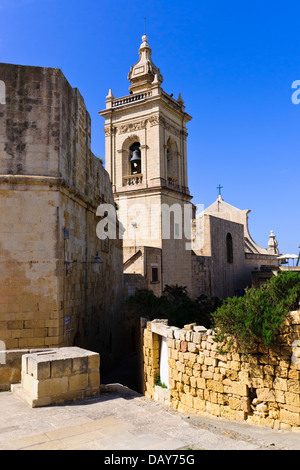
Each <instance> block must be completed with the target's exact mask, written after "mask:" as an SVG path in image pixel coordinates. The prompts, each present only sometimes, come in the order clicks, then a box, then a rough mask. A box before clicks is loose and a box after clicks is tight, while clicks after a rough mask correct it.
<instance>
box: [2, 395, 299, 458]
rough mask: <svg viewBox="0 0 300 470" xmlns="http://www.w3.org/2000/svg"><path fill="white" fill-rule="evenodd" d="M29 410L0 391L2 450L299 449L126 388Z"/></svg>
mask: <svg viewBox="0 0 300 470" xmlns="http://www.w3.org/2000/svg"><path fill="white" fill-rule="evenodd" d="M108 389H109V390H113V391H109V392H108V391H106V392H102V393H101V394H100V395H99V396H98V397H95V398H90V399H87V400H82V401H79V402H76V403H69V404H65V405H61V406H49V407H43V408H30V407H29V406H28V405H26V404H25V403H23V402H22V401H20V400H19V399H18V398H16V397H15V395H14V394H13V393H11V392H1V393H0V450H17V449H19V450H21V449H29V450H75V449H77V450H96V449H98V450H119V451H122V450H123V451H128V450H179V449H180V450H181V449H187V448H192V449H206V450H268V449H271V450H277V449H278V450H279V449H287V450H300V433H296V432H288V431H274V430H271V429H269V428H264V427H257V426H254V425H245V424H239V423H231V422H228V421H226V420H221V419H217V418H216V419H213V418H206V417H198V416H188V415H185V414H181V413H178V412H176V411H175V410H172V409H169V408H166V407H164V406H163V405H161V404H158V403H156V402H154V401H152V400H149V399H147V398H145V397H144V396H141V395H139V394H137V393H136V392H133V391H131V390H130V389H128V388H126V387H124V386H117V387H112V386H109V387H108Z"/></svg>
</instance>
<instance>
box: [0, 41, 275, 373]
mask: <svg viewBox="0 0 300 470" xmlns="http://www.w3.org/2000/svg"><path fill="white" fill-rule="evenodd" d="M142 41H143V42H142V44H141V46H140V49H139V60H138V62H137V63H136V64H135V65H133V66H132V67H131V69H130V71H129V74H128V79H129V82H130V86H129V94H128V95H127V96H123V97H120V98H115V97H114V96H113V93H112V91H111V90H110V91H109V93H108V96H107V97H106V107H105V109H104V110H102V111H100V113H99V114H100V115H101V116H102V117H103V118H104V132H105V164H106V168H104V167H103V165H102V162H101V161H100V160H99V159H98V158H96V157H95V156H94V155H93V153H92V152H91V119H90V115H89V113H88V111H87V110H86V107H85V103H84V100H83V98H82V96H81V95H80V93H79V91H78V90H77V89H76V88H75V89H74V88H72V87H71V86H70V84H69V83H68V81H67V80H66V78H65V77H64V75H63V74H62V72H61V71H60V70H59V69H53V68H44V67H33V66H20V65H11V64H0V84H1V90H0V93H1V96H0V205H1V215H2V219H1V225H0V350H3V349H8V350H12V349H18V350H19V349H28V348H42V349H43V348H53V347H62V346H80V347H82V348H86V349H91V350H93V351H96V352H99V353H100V355H101V361H102V363H103V364H105V365H106V367H110V365H111V364H113V363H116V361H118V360H119V359H120V357H123V356H124V355H125V354H126V348H127V347H128V350H130V349H131V347H132V344H128V345H127V344H125V343H126V341H127V337H126V334H125V330H124V328H125V327H124V317H123V312H122V302H123V300H124V299H125V298H126V296H128V295H130V294H133V293H134V292H135V290H136V289H137V288H142V289H151V290H152V291H153V292H154V293H155V295H157V296H160V295H161V294H162V293H163V290H164V288H165V286H166V285H176V284H177V285H180V286H186V288H187V290H188V291H189V293H190V294H191V296H193V297H197V296H200V295H201V294H206V295H217V296H218V297H220V298H224V297H227V296H230V295H234V294H236V293H237V292H239V289H243V288H245V287H246V286H249V285H250V284H251V281H252V278H253V273H261V272H263V273H265V272H267V271H269V272H270V271H272V270H276V268H277V266H278V260H277V257H278V248H277V242H276V240H275V236H274V235H273V234H271V236H270V241H269V246H268V248H267V249H263V248H261V247H259V246H258V245H257V244H255V242H254V241H253V240H252V239H251V236H250V234H249V231H248V223H247V217H248V212H249V211H242V210H239V209H237V208H234V207H232V206H230V205H229V204H227V203H226V202H224V201H223V199H222V198H221V197H220V198H219V199H218V200H217V201H216V202H215V203H213V204H212V205H211V206H210V207H208V208H207V209H206V210H205V211H204V212H203V213H201V214H197V215H196V213H195V206H194V205H193V203H192V195H191V194H190V191H189V187H188V166H187V162H188V158H187V147H186V142H187V136H188V134H187V124H188V122H189V121H190V120H191V116H190V115H189V114H188V113H187V112H186V109H185V106H184V102H183V99H182V97H181V95H180V94H179V96H178V97H177V99H175V98H174V97H173V96H171V95H168V94H167V93H166V92H165V91H164V90H163V88H162V83H163V77H162V74H161V72H160V70H159V68H157V67H156V66H155V65H154V63H153V61H152V58H151V49H150V46H149V44H148V39H147V37H146V36H143V38H142ZM104 204H105V205H108V206H110V207H113V208H114V209H115V207H117V211H116V213H117V224H118V226H119V227H120V228H121V230H120V232H121V233H122V237H119V236H117V237H109V238H106V239H103V240H102V239H100V238H99V236H98V232H97V226H98V225H99V220H100V219H101V217H100V215H99V213H98V209H99V207H101V206H103V205H104ZM117 233H119V232H117ZM129 336H130V337H131V338H132V337H136V335H135V334H132V332H131V333H130V334H129ZM129 336H128V337H129ZM128 341H129V340H128ZM129 342H131V340H130V341H129Z"/></svg>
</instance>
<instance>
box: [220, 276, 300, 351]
mask: <svg viewBox="0 0 300 470" xmlns="http://www.w3.org/2000/svg"><path fill="white" fill-rule="evenodd" d="M299 300H300V275H299V274H298V273H297V272H282V273H280V274H279V275H278V276H274V277H272V278H271V279H270V281H269V282H267V283H266V284H264V285H262V286H261V287H260V288H259V289H246V292H245V295H244V296H243V297H232V298H228V299H226V300H225V301H224V302H223V304H222V306H221V307H220V308H218V309H217V310H216V312H214V313H213V314H212V317H213V329H214V330H215V341H217V342H218V343H220V344H219V350H223V351H229V350H230V348H231V346H232V344H233V342H236V343H237V344H238V345H239V346H240V348H241V350H242V351H247V350H249V348H250V349H251V348H252V347H253V345H254V343H255V341H257V340H261V341H262V342H263V343H264V344H265V345H266V346H272V345H275V344H276V343H277V338H278V333H279V331H280V328H281V327H282V325H283V322H284V321H285V319H286V318H287V316H288V314H289V312H290V311H291V310H295V309H298V308H299Z"/></svg>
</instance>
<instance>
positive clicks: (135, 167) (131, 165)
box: [122, 135, 142, 186]
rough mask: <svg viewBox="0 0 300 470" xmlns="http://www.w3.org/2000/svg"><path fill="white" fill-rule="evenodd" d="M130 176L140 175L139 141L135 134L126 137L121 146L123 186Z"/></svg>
mask: <svg viewBox="0 0 300 470" xmlns="http://www.w3.org/2000/svg"><path fill="white" fill-rule="evenodd" d="M131 176H137V177H141V176H142V156H141V143H140V139H139V137H138V136H137V135H132V136H130V137H128V138H127V139H126V140H125V141H124V143H123V146H122V177H123V186H126V185H127V184H128V182H130V181H131V179H130V177H131Z"/></svg>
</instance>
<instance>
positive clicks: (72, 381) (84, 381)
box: [69, 373, 89, 392]
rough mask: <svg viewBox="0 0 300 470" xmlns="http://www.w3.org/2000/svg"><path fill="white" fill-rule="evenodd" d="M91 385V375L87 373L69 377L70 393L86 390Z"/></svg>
mask: <svg viewBox="0 0 300 470" xmlns="http://www.w3.org/2000/svg"><path fill="white" fill-rule="evenodd" d="M88 384H89V375H88V374H87V373H86V374H85V373H83V374H76V375H71V376H70V377H69V391H70V392H73V391H75V390H85V389H86V388H87V387H88Z"/></svg>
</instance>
